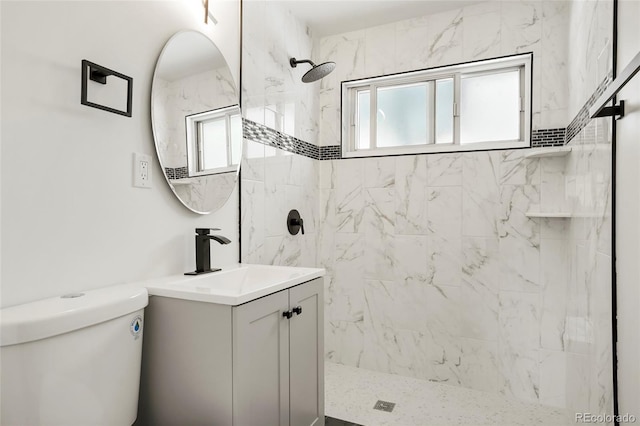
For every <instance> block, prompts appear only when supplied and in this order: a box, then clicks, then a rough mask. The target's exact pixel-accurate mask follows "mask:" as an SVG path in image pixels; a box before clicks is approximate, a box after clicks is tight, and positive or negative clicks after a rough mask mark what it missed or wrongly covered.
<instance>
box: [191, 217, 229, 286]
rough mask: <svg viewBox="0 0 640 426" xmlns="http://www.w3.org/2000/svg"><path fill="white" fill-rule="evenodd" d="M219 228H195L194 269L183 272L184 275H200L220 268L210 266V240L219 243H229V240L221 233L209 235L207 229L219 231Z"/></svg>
mask: <svg viewBox="0 0 640 426" xmlns="http://www.w3.org/2000/svg"><path fill="white" fill-rule="evenodd" d="M219 230H220V229H219V228H196V270H195V271H194V272H185V275H200V274H206V273H208V272H216V271H219V270H220V268H213V269H212V268H211V245H210V243H209V241H210V240H214V241H217V242H219V243H220V244H229V243H230V242H231V240H229V239H228V238H226V237H223V236H222V235H209V231H219Z"/></svg>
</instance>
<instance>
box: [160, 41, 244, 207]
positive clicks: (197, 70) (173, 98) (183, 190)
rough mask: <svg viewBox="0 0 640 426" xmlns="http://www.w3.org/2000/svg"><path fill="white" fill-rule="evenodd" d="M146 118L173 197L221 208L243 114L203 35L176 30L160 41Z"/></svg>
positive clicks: (233, 175)
mask: <svg viewBox="0 0 640 426" xmlns="http://www.w3.org/2000/svg"><path fill="white" fill-rule="evenodd" d="M151 119H152V124H153V134H154V139H155V144H156V152H157V154H158V159H159V161H160V165H161V167H162V169H163V172H164V174H165V177H166V179H167V182H168V183H169V186H170V187H171V189H172V191H173V192H174V194H175V195H176V196H177V197H178V199H179V200H180V201H181V202H182V203H183V204H184V205H185V206H186V207H187V208H189V209H190V210H192V211H194V212H196V213H201V214H206V213H211V212H213V211H215V210H217V209H219V208H220V207H222V205H223V204H224V203H225V202H226V201H227V199H228V198H229V195H230V194H231V192H232V191H233V188H234V186H235V182H236V179H237V175H238V165H239V163H240V154H241V152H242V118H241V114H240V107H239V105H238V91H237V88H236V86H235V83H234V80H233V76H232V74H231V70H230V68H229V66H228V65H227V63H226V61H225V59H224V57H223V56H222V53H221V52H220V50H219V49H218V48H217V47H216V46H215V44H214V43H213V42H212V41H211V40H210V39H209V38H208V37H207V36H205V35H204V34H202V33H199V32H197V31H181V32H179V33H177V34H175V35H174V36H173V37H172V38H171V39H170V40H169V41H168V42H167V44H166V45H165V47H164V49H163V50H162V53H161V54H160V58H159V59H158V63H157V65H156V70H155V73H154V77H153V85H152V91H151Z"/></svg>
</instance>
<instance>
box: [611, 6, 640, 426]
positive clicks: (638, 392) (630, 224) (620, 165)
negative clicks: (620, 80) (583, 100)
mask: <svg viewBox="0 0 640 426" xmlns="http://www.w3.org/2000/svg"><path fill="white" fill-rule="evenodd" d="M618 7H619V9H618V73H620V72H622V70H623V69H624V67H626V65H627V64H628V63H629V62H630V61H631V59H632V58H633V57H634V55H636V54H637V53H638V51H640V29H639V28H638V22H640V3H639V2H637V1H630V0H623V1H621V2H619V6H618ZM639 94H640V74H636V76H635V77H634V78H633V80H631V81H630V82H629V83H628V84H627V86H626V87H625V88H624V89H623V90H622V91H621V92H620V95H619V96H618V99H619V100H620V99H624V100H625V117H624V119H622V120H619V121H618V122H617V134H616V157H617V159H616V161H617V162H616V173H617V181H616V194H617V199H616V202H617V206H616V207H617V210H616V227H617V233H616V254H617V274H618V281H617V289H618V333H619V334H618V380H619V382H618V383H619V397H620V406H619V408H620V414H625V413H630V414H633V415H635V416H636V418H640V380H639V378H640V331H639V330H638V323H639V322H640V317H639V316H638V308H639V307H640V287H639V285H638V284H639V283H640V186H639V185H638V182H640V172H639V171H640V143H638V142H639V140H638V137H639V135H640V95H639Z"/></svg>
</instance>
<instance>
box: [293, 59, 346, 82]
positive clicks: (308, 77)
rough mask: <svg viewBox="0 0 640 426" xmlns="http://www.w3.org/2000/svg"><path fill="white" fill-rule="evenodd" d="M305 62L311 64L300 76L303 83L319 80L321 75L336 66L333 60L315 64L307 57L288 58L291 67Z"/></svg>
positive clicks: (324, 74)
mask: <svg viewBox="0 0 640 426" xmlns="http://www.w3.org/2000/svg"><path fill="white" fill-rule="evenodd" d="M302 63H307V64H311V69H310V70H309V71H307V72H306V73H305V75H303V76H302V82H303V83H312V82H314V81H318V80H320V79H321V78H322V77H324V76H326V75H327V74H329V73H330V72H331V71H333V69H334V68H335V67H336V63H335V62H325V63H324V64H320V65H316V64H314V63H313V62H311V61H310V60H308V59H301V60H297V59H296V58H291V59H289V64H290V65H291V68H295V67H297V66H298V64H302Z"/></svg>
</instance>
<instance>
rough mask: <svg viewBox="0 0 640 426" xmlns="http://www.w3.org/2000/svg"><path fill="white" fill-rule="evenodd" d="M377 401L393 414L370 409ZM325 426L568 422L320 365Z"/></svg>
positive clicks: (484, 397) (452, 389)
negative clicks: (390, 405)
mask: <svg viewBox="0 0 640 426" xmlns="http://www.w3.org/2000/svg"><path fill="white" fill-rule="evenodd" d="M378 400H383V401H387V402H391V403H395V407H394V408H393V411H392V412H384V411H378V410H374V409H373V406H374V405H375V404H376V402H377V401H378ZM325 414H326V415H327V417H330V418H332V419H327V426H351V425H352V424H353V423H355V424H356V425H364V426H377V425H393V426H413V425H415V426H436V425H437V426H448V425H473V426H478V425H505V426H507V425H508V426H516V425H523V426H529V425H545V426H547V425H549V426H551V425H553V426H555V425H562V426H566V425H572V424H575V423H574V422H573V418H572V417H571V416H570V414H569V413H565V412H564V411H562V410H560V409H557V408H553V407H546V406H542V405H535V404H527V403H524V402H519V401H515V400H510V399H507V398H505V397H503V396H500V395H496V394H490V393H486V392H482V391H477V390H473V389H466V388H460V387H456V386H450V385H444V384H441V383H433V382H428V381H425V380H418V379H413V378H409V377H402V376H396V375H392V374H385V373H378V372H375V371H369V370H364V369H360V368H354V367H348V366H344V365H340V364H335V363H331V362H327V363H325Z"/></svg>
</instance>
